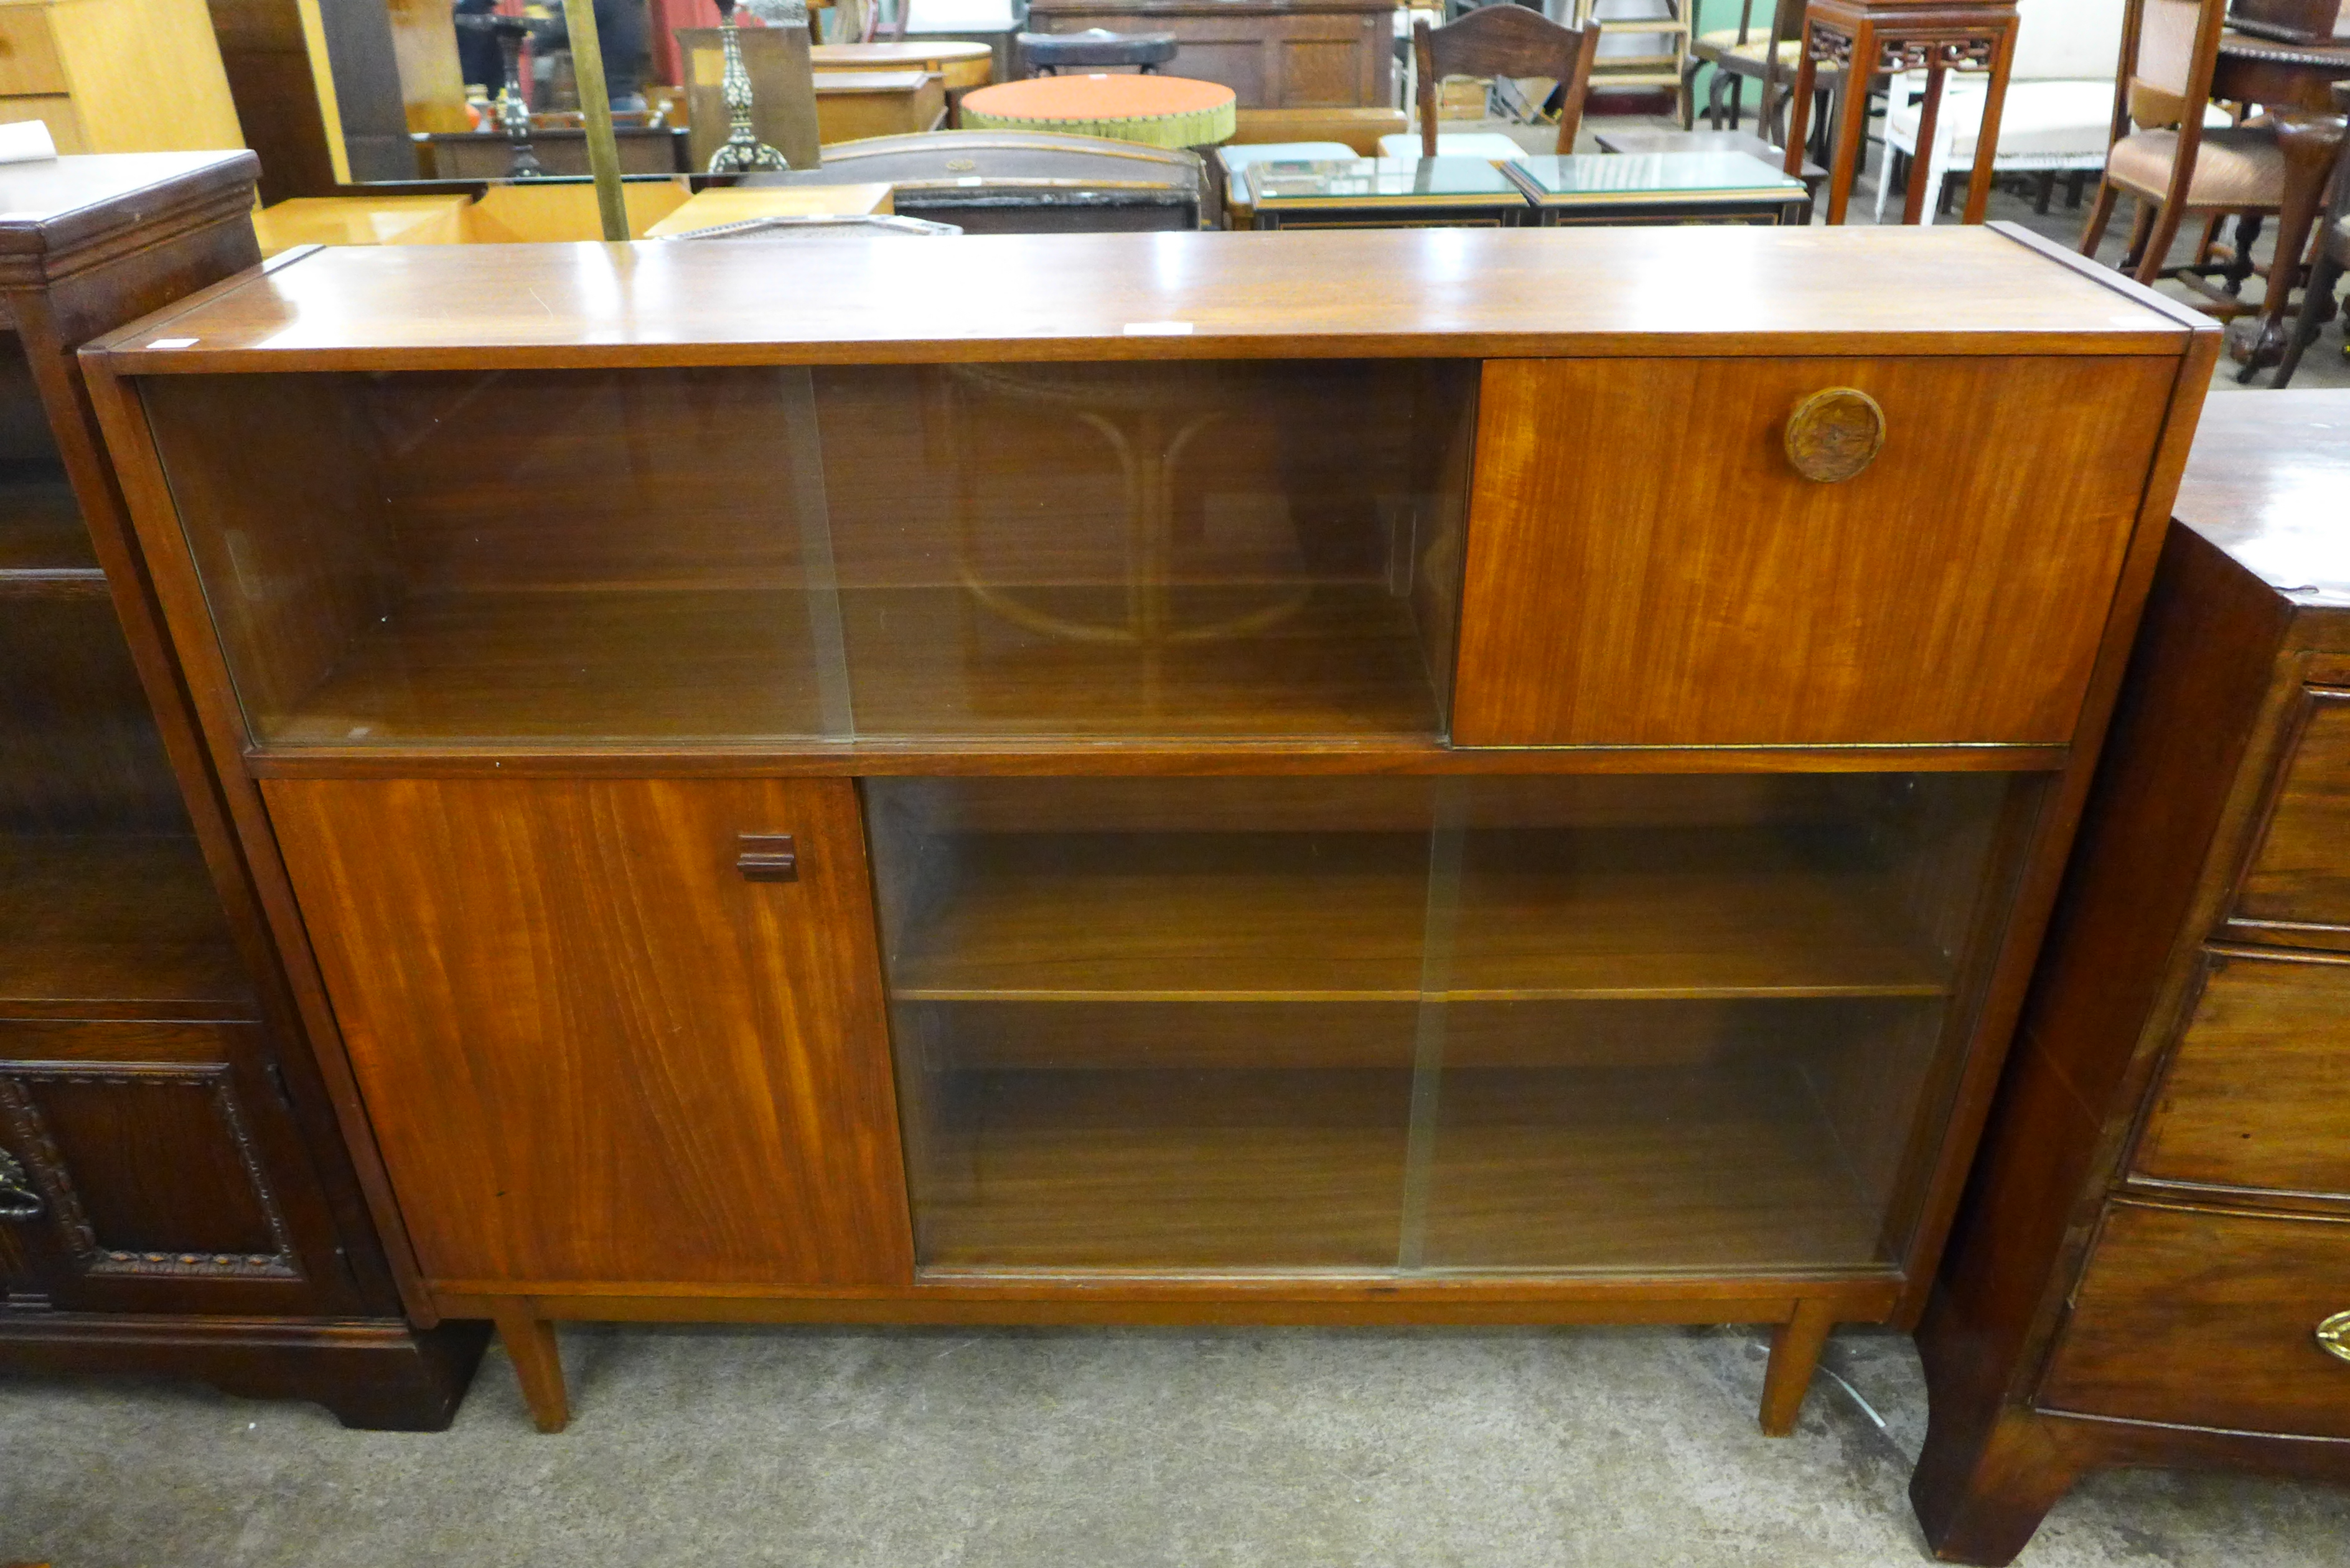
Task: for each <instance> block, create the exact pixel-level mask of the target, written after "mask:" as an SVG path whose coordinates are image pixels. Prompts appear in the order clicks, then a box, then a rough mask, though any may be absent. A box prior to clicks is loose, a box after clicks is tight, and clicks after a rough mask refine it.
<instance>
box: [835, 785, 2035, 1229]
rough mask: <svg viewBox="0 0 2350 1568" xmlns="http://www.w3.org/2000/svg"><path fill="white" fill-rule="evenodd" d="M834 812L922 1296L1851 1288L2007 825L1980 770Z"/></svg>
mask: <svg viewBox="0 0 2350 1568" xmlns="http://www.w3.org/2000/svg"><path fill="white" fill-rule="evenodd" d="M2024 793H2028V792H2024ZM867 804H868V821H869V825H870V827H871V831H872V836H873V847H874V859H875V867H876V871H877V876H878V879H879V887H880V888H881V908H882V920H883V927H884V936H885V941H886V948H887V961H888V966H889V985H890V993H891V999H892V1016H893V1021H894V1028H895V1031H896V1038H897V1051H898V1057H899V1090H900V1096H901V1100H902V1102H903V1106H904V1121H905V1133H906V1141H907V1147H908V1152H909V1156H910V1173H911V1179H912V1187H913V1193H914V1202H915V1213H916V1227H917V1246H918V1256H919V1259H920V1262H921V1263H922V1264H923V1265H924V1266H926V1267H930V1268H933V1269H950V1270H996V1269H1054V1270H1067V1269H1110V1270H1121V1271H1138V1272H1196V1271H1208V1272H1217V1271H1234V1270H1240V1271H1248V1270H1284V1271H1285V1270H1295V1269H1326V1270H1337V1271H1344V1272H1357V1273H1376V1274H1407V1273H1412V1272H1524V1271H1533V1272H1610V1271H1639V1272H1656V1271H1672V1270H1689V1271H1703V1272H1785V1271H1790V1270H1795V1271H1801V1270H1820V1269H1851V1268H1868V1267H1875V1266H1880V1265H1884V1264H1887V1263H1889V1262H1890V1261H1891V1260H1892V1259H1893V1258H1894V1257H1895V1256H1896V1255H1897V1254H1898V1250H1899V1248H1900V1246H1901V1244H1902V1243H1903V1241H1904V1240H1905V1239H1906V1235H1907V1226H1908V1210H1909V1206H1910V1205H1911V1204H1912V1203H1914V1201H1915V1197H1916V1193H1915V1191H1914V1190H1913V1189H1914V1188H1915V1186H1916V1184H1917V1182H1918V1179H1919V1178H1920V1175H1921V1172H1922V1161H1923V1159H1924V1158H1927V1157H1929V1156H1930V1154H1931V1150H1930V1149H1924V1148H1920V1147H1918V1134H1917V1131H1916V1129H1918V1127H1927V1126H1931V1125H1933V1123H1934V1120H1935V1117H1936V1116H1937V1115H1938V1114H1939V1106H1940V1104H1941V1096H1945V1095H1946V1094H1947V1092H1948V1089H1949V1086H1950V1085H1949V1082H1948V1079H1949V1076H1950V1071H1951V1069H1952V1065H1953V1064H1954V1063H1955V1062H1956V1061H1957V1059H1958V1057H1959V1055H1960V1052H1961V1050H1962V1048H1963V1044H1964V1041H1965V1039H1966V1037H1967V1034H1968V1033H1969V1031H1970V1029H1971V1027H1972V1018H1973V1006H1974V996H1973V992H1974V991H1975V990H1976V989H1977V988H1978V982H1979V978H1980V971H1981V968H1982V967H1983V960H1982V954H1983V951H1984V950H1985V943H1986V941H1987V940H1988V939H1989V937H1990V935H1991V934H1992V933H1994V932H1995V930H1996V928H1997V925H1998V915H1999V912H2000V911H2001V910H2002V909H2003V908H2004V905H2005V898H2006V888H2007V881H2008V867H2009V866H2010V864H2011V863H2012V854H2013V848H2014V846H2015V844H2016V843H2017V842H2019V841H2020V837H2021V833H2020V828H2019V826H2018V825H2019V823H2020V822H2021V821H2022V818H2023V816H2024V815H2027V813H2026V811H2025V807H2026V806H2027V805H2028V802H2027V801H2025V800H2024V799H2023V794H2022V793H2020V792H2019V791H2018V789H2017V787H2016V786H2013V785H2012V784H2010V783H2009V781H2008V780H2007V779H2006V778H2005V777H2004V776H2003V775H1989V774H1985V775H1936V776H1922V775H1921V776H1909V775H1835V774H1814V775H1773V776H1754V777H1748V776H1742V775H1732V776H1707V777H1664V778H1657V777H1648V778H1607V777H1596V778H1508V779H1344V780H1330V779H1162V780H1105V781H1086V780H1065V779H1055V780H1036V779H1002V780H993V779H991V780H925V781H896V780H876V781H871V782H869V783H868V785H867Z"/></svg>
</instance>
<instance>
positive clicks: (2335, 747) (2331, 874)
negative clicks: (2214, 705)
mask: <svg viewBox="0 0 2350 1568" xmlns="http://www.w3.org/2000/svg"><path fill="white" fill-rule="evenodd" d="M2300 707H2301V711H2300V713H2299V714H2298V715H2297V719H2298V723H2297V725H2296V733H2295V735H2294V738H2293V753H2292V757H2291V760H2290V761H2289V762H2287V763H2286V764H2285V770H2284V776H2283V778H2282V781H2281V782H2280V784H2279V785H2278V788H2277V794H2276V801H2275V805H2274V806H2273V808H2272V812H2271V814H2270V816H2269V822H2268V829H2267V831H2266V832H2265V833H2264V834H2262V837H2261V842H2260V847H2259V848H2257V849H2256V850H2254V851H2253V852H2252V860H2251V866H2250V867H2248V868H2246V870H2245V872H2244V879H2243V880H2242V882H2241V883H2239V884H2238V885H2237V888H2236V903H2235V908H2234V909H2231V910H2230V911H2229V914H2228V929H2229V931H2230V935H2233V936H2238V937H2249V938H2251V939H2252V940H2262V939H2263V938H2265V939H2266V940H2271V941H2282V942H2293V943H2297V944H2299V945H2302V946H2304V947H2322V948H2334V949H2339V950H2350V691H2334V690H2329V689H2327V688H2324V687H2311V688H2309V689H2307V690H2306V691H2304V692H2303V696H2302V701H2301V704H2300Z"/></svg>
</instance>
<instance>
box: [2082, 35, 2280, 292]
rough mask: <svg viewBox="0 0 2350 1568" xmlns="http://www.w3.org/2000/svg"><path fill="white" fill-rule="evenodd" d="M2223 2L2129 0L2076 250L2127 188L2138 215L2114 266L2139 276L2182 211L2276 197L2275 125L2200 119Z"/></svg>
mask: <svg viewBox="0 0 2350 1568" xmlns="http://www.w3.org/2000/svg"><path fill="white" fill-rule="evenodd" d="M2227 12H2228V0H2129V9H2128V11H2127V12H2126V14H2125V15H2124V16H2123V19H2122V52H2121V59H2120V63H2119V70H2118V72H2117V73H2116V75H2117V79H2116V82H2115V84H2114V119H2113V145H2112V147H2111V148H2110V149H2109V150H2108V151H2106V170H2105V173H2104V175H2103V177H2102V178H2101V179H2100V181H2099V182H2098V186H2097V201H2096V204H2095V206H2094V207H2093V208H2091V209H2090V212H2089V222H2088V226H2087V227H2086V228H2085V229H2084V230H2083V231H2082V234H2081V254H2083V255H2088V256H2094V255H2095V254H2097V246H2098V245H2099V244H2101V243H2103V241H2104V240H2105V237H2106V224H2107V223H2109V222H2111V221H2112V218H2113V213H2114V205H2115V203H2116V202H2118V201H2119V200H2120V199H2121V198H2122V197H2123V196H2125V195H2126V196H2129V197H2131V198H2132V199H2133V200H2135V201H2136V202H2137V221H2136V223H2135V224H2134V225H2133V226H2132V228H2131V230H2130V243H2129V250H2128V252H2127V254H2125V255H2124V256H2123V258H2122V268H2123V270H2124V271H2126V272H2131V273H2134V274H2135V275H2136V276H2137V280H2138V281H2139V282H2140V283H2152V282H2153V281H2154V280H2155V279H2156V278H2157V277H2159V276H2160V275H2162V264H2163V261H2164V259H2165V258H2166V257H2167V256H2168V254H2170V245H2171V242H2172V241H2173V240H2175V239H2176V238H2178V227H2179V224H2180V223H2182V222H2184V221H2185V219H2186V217H2187V215H2188V214H2189V213H2195V214H2197V215H2199V216H2201V217H2206V218H2216V217H2224V216H2225V215H2227V214H2229V213H2235V214H2237V215H2238V216H2240V217H2251V218H2255V219H2258V218H2262V217H2266V216H2268V215H2269V214H2271V213H2275V212H2277V211H2278V210H2279V209H2280V208H2281V207H2282V206H2283V204H2284V174H2285V167H2284V153H2283V151H2282V150H2281V149H2280V148H2279V147H2278V145H2277V139H2276V133H2275V131H2274V130H2272V129H2271V128H2269V127H2267V126H2265V125H2260V124H2253V125H2244V126H2213V127H2207V126H2206V125H2205V124H2204V123H2203V121H2204V109H2205V106H2206V105H2207V104H2209V103H2210V99H2211V76H2212V73H2213V71H2214V70H2215V69H2216V68H2217V67H2218V65H2219V60H2220V31H2221V29H2222V28H2223V27H2224V26H2226V24H2227ZM2239 248H2240V249H2241V250H2246V251H2248V250H2249V248H2250V247H2249V245H2248V244H2244V245H2240V247H2239ZM2294 265H2295V259H2294V258H2293V257H2283V258H2281V259H2280V261H2279V264H2278V270H2279V271H2280V272H2281V273H2282V275H2284V278H2285V284H2286V286H2290V282H2291V274H2292V272H2293V267H2294ZM2270 286H2271V287H2276V286H2278V285H2277V284H2276V283H2274V282H2272V284H2271V285H2270Z"/></svg>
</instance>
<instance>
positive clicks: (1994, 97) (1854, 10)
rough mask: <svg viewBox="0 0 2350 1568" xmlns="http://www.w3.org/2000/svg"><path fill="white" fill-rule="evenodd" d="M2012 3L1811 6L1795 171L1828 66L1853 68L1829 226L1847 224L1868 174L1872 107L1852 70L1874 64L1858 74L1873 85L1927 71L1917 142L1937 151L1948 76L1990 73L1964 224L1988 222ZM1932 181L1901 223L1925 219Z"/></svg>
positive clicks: (1797, 98)
mask: <svg viewBox="0 0 2350 1568" xmlns="http://www.w3.org/2000/svg"><path fill="white" fill-rule="evenodd" d="M2015 30H2016V18H2015V4H2014V0H1811V4H1810V5H1809V6H1808V7H1806V8H1805V10H1804V48H1803V54H1802V58H1801V60H1800V61H1799V62H1798V64H1797V65H1796V67H1795V88H1794V95H1793V96H1792V97H1791V98H1790V99H1789V100H1788V106H1787V138H1786V141H1787V147H1788V149H1789V151H1788V153H1787V163H1786V169H1787V172H1788V173H1790V174H1800V173H1801V172H1802V161H1803V147H1804V137H1805V135H1806V133H1807V132H1808V131H1809V130H1810V120H1811V111H1812V90H1813V89H1812V83H1813V79H1814V77H1815V76H1816V75H1817V74H1818V70H1819V67H1821V66H1822V65H1841V66H1844V67H1846V69H1845V71H1844V79H1845V81H1846V88H1845V90H1844V91H1842V92H1840V93H1839V94H1837V108H1836V130H1835V151H1834V156H1833V157H1832V158H1831V159H1830V161H1829V163H1828V208H1827V215H1826V221H1827V222H1828V223H1843V222H1844V214H1845V207H1846V203H1848V202H1850V201H1851V199H1852V181H1853V175H1854V174H1855V173H1856V171H1858V169H1859V167H1860V144H1861V135H1862V133H1863V132H1864V131H1865V130H1866V129H1867V126H1868V99H1867V95H1866V92H1865V91H1864V92H1863V93H1862V94H1860V95H1859V96H1858V97H1857V99H1856V97H1855V95H1854V93H1853V92H1852V90H1851V83H1852V82H1853V80H1854V72H1853V70H1852V69H1851V62H1852V61H1854V60H1856V59H1860V60H1866V61H1868V62H1869V64H1868V66H1867V67H1866V69H1863V70H1861V71H1860V72H1859V73H1858V77H1859V80H1860V81H1861V82H1862V83H1864V84H1866V82H1867V81H1868V80H1869V79H1870V78H1871V77H1873V76H1874V75H1875V74H1876V73H1877V72H1879V71H1905V70H1918V69H1923V70H1924V71H1925V73H1926V101H1925V104H1924V107H1923V109H1921V111H1920V113H1919V116H1918V145H1919V146H1920V147H1924V146H1929V145H1930V144H1931V143H1932V140H1933V137H1934V124H1935V121H1936V120H1937V119H1939V118H1940V115H1941V110H1942V78H1944V77H1945V76H1946V75H1947V74H1948V73H1950V72H1951V71H1954V70H1984V71H1988V72H1990V73H1991V87H1990V89H1989V90H1988V91H1987V92H1986V93H1985V94H1984V96H1983V113H1982V128H1981V130H1980V131H1979V132H1978V133H1977V134H1976V137H1975V167H1974V173H1973V176H1972V177H1971V178H1970V180H1969V181H1968V182H1967V210H1966V215H1965V219H1964V221H1965V222H1967V223H1981V222H1982V221H1983V209H1984V207H1985V206H1986V205H1987V204H1988V203H1989V202H1990V201H1991V171H1992V163H1993V161H1994V159H1995V156H1996V153H1997V150H1998V147H1999V118H2000V111H2001V110H2002V109H2003V108H2004V107H2005V106H2006V103H2007V76H2008V69H2009V67H2010V65H2011V63H2012V61H2013V59H2014V56H2015ZM1925 213H1926V182H1919V181H1912V182H1910V186H1909V193H1908V199H1907V200H1906V201H1905V202H1903V204H1902V209H1901V221H1902V222H1903V223H1917V222H1918V220H1919V219H1920V218H1922V217H1924V216H1925Z"/></svg>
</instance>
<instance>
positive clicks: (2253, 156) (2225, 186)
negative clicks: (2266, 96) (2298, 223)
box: [2106, 126, 2284, 211]
mask: <svg viewBox="0 0 2350 1568" xmlns="http://www.w3.org/2000/svg"><path fill="white" fill-rule="evenodd" d="M2177 158H2178V132H2177V131H2175V130H2137V131H2132V132H2131V133H2130V134H2129V135H2127V136H2125V137H2123V138H2122V139H2121V140H2119V141H2116V142H2115V143H2114V146H2113V151H2111V152H2109V153H2107V154H2106V178H2107V179H2110V180H2111V181H2113V182H2114V183H2115V184H2116V185H2121V186H2124V187H2126V188H2127V189H2129V190H2131V191H2135V192H2139V193H2140V194H2143V195H2147V196H2153V197H2157V198H2159V197H2161V196H2162V195H2163V194H2164V193H2165V192H2168V190H2169V189H2170V166H2171V164H2172V162H2173V161H2176V160H2177ZM2187 204H2188V205H2189V206H2190V207H2201V208H2207V209H2209V208H2219V209H2221V210H2224V211H2241V210H2243V209H2246V208H2254V207H2266V208H2270V209H2275V208H2278V207H2281V206H2282V205H2283V204H2284V153H2283V151H2282V149H2280V148H2279V147H2278V146H2277V141H2276V137H2275V135H2274V133H2272V131H2270V130H2266V129H2264V128H2262V127H2257V126H2242V127H2230V128H2228V129H2226V130H2206V131H2205V132H2204V133H2203V146H2202V149H2201V151H2199V152H2198V153H2197V154H2196V157H2195V178H2194V179H2193V181H2191V182H2189V185H2188V188H2187Z"/></svg>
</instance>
